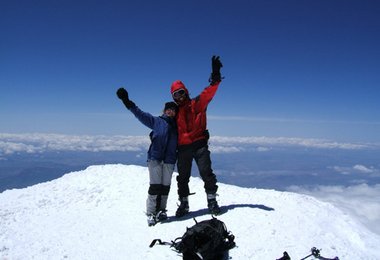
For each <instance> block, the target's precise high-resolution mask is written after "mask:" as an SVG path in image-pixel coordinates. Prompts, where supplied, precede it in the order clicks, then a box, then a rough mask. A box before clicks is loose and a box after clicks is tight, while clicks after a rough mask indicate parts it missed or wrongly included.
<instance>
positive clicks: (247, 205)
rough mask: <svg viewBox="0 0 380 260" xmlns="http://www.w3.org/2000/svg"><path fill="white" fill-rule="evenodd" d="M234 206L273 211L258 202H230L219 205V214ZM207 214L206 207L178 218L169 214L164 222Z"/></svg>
mask: <svg viewBox="0 0 380 260" xmlns="http://www.w3.org/2000/svg"><path fill="white" fill-rule="evenodd" d="M235 208H253V209H261V210H266V211H273V210H274V208H271V207H267V206H265V205H260V204H232V205H228V206H221V207H220V214H219V215H222V214H225V213H227V212H228V211H229V210H232V209H235ZM208 214H209V211H208V209H206V208H204V209H199V210H197V211H190V212H189V214H186V215H185V216H183V217H180V218H177V217H175V216H169V217H168V219H167V220H166V221H165V223H168V222H175V221H183V220H188V219H193V218H197V217H200V216H203V215H208ZM219 215H218V216H219Z"/></svg>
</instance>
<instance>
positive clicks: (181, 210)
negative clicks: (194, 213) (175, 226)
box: [175, 197, 189, 218]
mask: <svg viewBox="0 0 380 260" xmlns="http://www.w3.org/2000/svg"><path fill="white" fill-rule="evenodd" d="M179 201H180V203H181V204H179V206H178V209H177V211H176V213H175V216H176V217H177V218H180V217H182V216H184V215H186V214H187V213H189V199H188V197H182V198H179Z"/></svg>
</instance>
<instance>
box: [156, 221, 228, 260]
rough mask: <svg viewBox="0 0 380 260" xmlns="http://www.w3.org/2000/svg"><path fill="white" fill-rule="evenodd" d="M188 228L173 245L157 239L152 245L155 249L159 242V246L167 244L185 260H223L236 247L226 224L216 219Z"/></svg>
mask: <svg viewBox="0 0 380 260" xmlns="http://www.w3.org/2000/svg"><path fill="white" fill-rule="evenodd" d="M194 221H195V225H194V226H192V227H190V228H187V230H186V232H185V234H183V236H182V237H179V238H176V239H175V240H174V241H172V242H171V243H167V242H162V241H161V240H160V239H155V240H153V241H152V243H151V244H150V247H153V246H154V244H155V243H156V242H157V241H158V242H159V244H166V245H170V246H171V247H174V249H175V250H176V251H177V252H179V253H182V256H183V259H184V260H196V259H203V260H221V259H223V258H224V255H225V253H226V251H227V250H229V249H231V248H233V247H234V246H235V242H234V239H235V237H234V236H233V235H232V234H231V233H230V232H228V231H227V228H226V226H225V224H224V223H223V222H222V221H220V220H218V219H216V218H214V217H213V218H212V219H210V220H204V221H201V222H197V221H196V220H195V219H194Z"/></svg>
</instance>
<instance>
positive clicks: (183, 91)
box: [170, 80, 189, 105]
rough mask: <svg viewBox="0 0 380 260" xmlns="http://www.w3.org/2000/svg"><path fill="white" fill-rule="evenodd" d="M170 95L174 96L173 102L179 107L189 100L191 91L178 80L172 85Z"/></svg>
mask: <svg viewBox="0 0 380 260" xmlns="http://www.w3.org/2000/svg"><path fill="white" fill-rule="evenodd" d="M170 93H171V94H172V97H173V100H174V101H175V102H176V103H177V104H178V105H182V104H183V103H184V101H186V100H187V99H189V91H188V90H187V88H186V87H185V85H184V84H183V83H182V81H180V80H176V81H174V82H173V83H172V86H171V88H170Z"/></svg>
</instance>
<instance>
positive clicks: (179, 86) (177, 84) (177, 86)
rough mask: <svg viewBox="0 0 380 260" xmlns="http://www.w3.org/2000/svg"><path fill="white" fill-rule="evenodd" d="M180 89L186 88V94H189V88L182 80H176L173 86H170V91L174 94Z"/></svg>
mask: <svg viewBox="0 0 380 260" xmlns="http://www.w3.org/2000/svg"><path fill="white" fill-rule="evenodd" d="M180 89H183V90H185V92H186V94H187V95H189V91H188V90H187V88H186V87H185V85H184V84H183V83H182V81H180V80H176V81H174V82H173V83H172V86H171V88H170V93H171V94H173V93H174V92H176V91H177V90H180Z"/></svg>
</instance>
